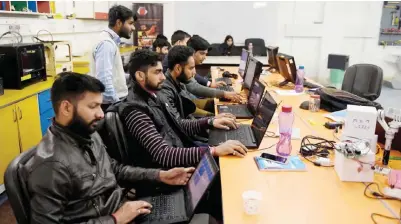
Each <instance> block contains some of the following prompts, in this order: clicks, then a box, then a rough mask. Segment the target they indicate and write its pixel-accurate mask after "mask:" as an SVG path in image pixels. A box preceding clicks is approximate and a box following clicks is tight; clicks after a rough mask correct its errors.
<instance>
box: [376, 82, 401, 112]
mask: <svg viewBox="0 0 401 224" xmlns="http://www.w3.org/2000/svg"><path fill="white" fill-rule="evenodd" d="M376 101H377V102H378V103H380V104H381V105H382V107H383V108H389V107H393V108H396V109H401V90H395V89H392V88H390V87H388V86H387V85H386V84H385V85H383V87H382V92H381V94H380V97H379V98H378V99H377V100H376Z"/></svg>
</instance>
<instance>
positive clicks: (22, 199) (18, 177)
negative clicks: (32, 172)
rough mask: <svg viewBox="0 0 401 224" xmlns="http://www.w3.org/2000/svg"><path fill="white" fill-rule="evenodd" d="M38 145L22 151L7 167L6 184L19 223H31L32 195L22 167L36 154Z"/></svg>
mask: <svg viewBox="0 0 401 224" xmlns="http://www.w3.org/2000/svg"><path fill="white" fill-rule="evenodd" d="M35 153H36V147H33V148H31V149H29V150H28V151H25V152H23V153H21V154H20V155H19V156H17V158H15V159H14V160H13V161H12V162H11V163H10V164H9V165H8V167H7V170H6V172H5V174H4V185H5V187H6V192H7V196H8V200H9V201H10V205H11V208H12V209H13V212H14V216H15V218H16V219H17V222H18V223H19V224H29V223H30V222H29V217H30V212H31V207H30V196H29V192H28V188H27V185H26V179H25V178H26V177H23V176H22V174H21V171H20V170H21V168H22V167H23V166H24V165H25V164H26V163H27V162H28V161H29V160H30V159H31V158H32V157H33V156H34V155H35Z"/></svg>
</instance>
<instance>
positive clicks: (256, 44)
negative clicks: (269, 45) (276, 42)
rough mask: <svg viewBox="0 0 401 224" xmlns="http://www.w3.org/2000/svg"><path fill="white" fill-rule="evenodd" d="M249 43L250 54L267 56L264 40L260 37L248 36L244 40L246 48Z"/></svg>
mask: <svg viewBox="0 0 401 224" xmlns="http://www.w3.org/2000/svg"><path fill="white" fill-rule="evenodd" d="M249 43H252V46H253V49H252V54H253V55H254V56H267V49H266V45H265V41H264V40H263V39H261V38H248V39H246V40H245V47H246V49H247V50H249V49H248V45H249Z"/></svg>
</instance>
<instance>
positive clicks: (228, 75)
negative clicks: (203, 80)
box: [223, 71, 232, 78]
mask: <svg viewBox="0 0 401 224" xmlns="http://www.w3.org/2000/svg"><path fill="white" fill-rule="evenodd" d="M223 77H228V78H232V75H231V73H230V72H229V71H225V72H223Z"/></svg>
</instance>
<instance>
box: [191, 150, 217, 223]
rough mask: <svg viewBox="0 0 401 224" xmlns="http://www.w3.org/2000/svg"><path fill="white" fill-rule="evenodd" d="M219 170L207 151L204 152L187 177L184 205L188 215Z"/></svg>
mask: <svg viewBox="0 0 401 224" xmlns="http://www.w3.org/2000/svg"><path fill="white" fill-rule="evenodd" d="M218 172H219V168H218V166H217V164H216V161H215V160H214V158H213V156H212V155H211V154H210V152H209V151H207V152H206V153H204V155H203V157H202V160H201V161H200V162H199V164H198V166H197V167H196V170H195V172H194V173H193V174H192V176H191V179H189V181H188V184H187V191H186V197H187V198H186V199H187V200H186V203H187V204H186V205H187V209H188V210H187V211H188V212H189V213H188V215H192V214H190V213H193V211H194V210H195V208H196V206H197V205H198V204H199V201H200V200H201V199H202V196H203V195H204V194H205V192H206V190H207V189H208V187H209V185H210V184H211V183H212V181H213V179H214V177H215V176H216V175H217V173H218Z"/></svg>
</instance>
